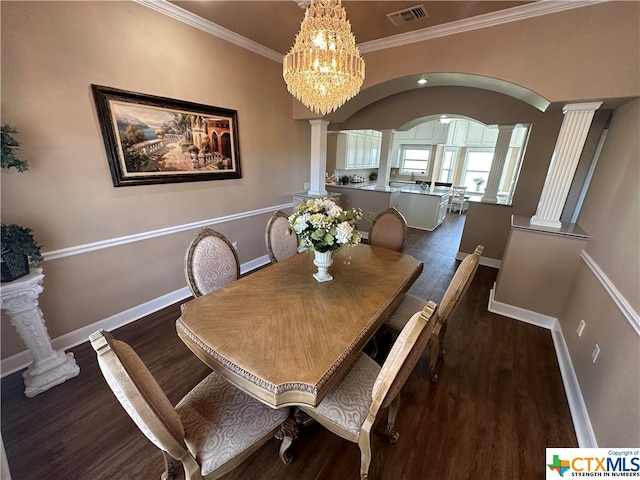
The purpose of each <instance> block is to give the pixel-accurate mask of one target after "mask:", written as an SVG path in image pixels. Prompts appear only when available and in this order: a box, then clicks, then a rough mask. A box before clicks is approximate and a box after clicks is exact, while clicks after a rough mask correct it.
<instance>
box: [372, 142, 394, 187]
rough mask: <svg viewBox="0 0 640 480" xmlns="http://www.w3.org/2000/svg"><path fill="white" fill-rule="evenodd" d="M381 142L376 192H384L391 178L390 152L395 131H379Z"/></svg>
mask: <svg viewBox="0 0 640 480" xmlns="http://www.w3.org/2000/svg"><path fill="white" fill-rule="evenodd" d="M380 131H381V132H382V141H381V143H380V162H379V163H378V180H377V181H376V190H386V189H387V187H388V186H389V177H390V176H391V150H392V148H393V134H394V132H395V130H380Z"/></svg>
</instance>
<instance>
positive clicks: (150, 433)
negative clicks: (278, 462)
mask: <svg viewBox="0 0 640 480" xmlns="http://www.w3.org/2000/svg"><path fill="white" fill-rule="evenodd" d="M89 339H90V341H91V345H92V346H93V348H94V349H95V351H96V353H97V356H98V364H99V366H100V370H101V371H102V374H103V375H104V378H105V380H106V381H107V384H108V385H109V387H110V388H111V390H112V391H113V393H114V395H115V396H116V398H117V399H118V401H119V402H120V404H121V405H122V406H123V407H124V409H125V410H126V412H127V413H128V414H129V416H130V417H131V418H132V420H133V421H134V422H135V424H136V425H137V426H138V428H140V430H141V431H142V433H144V435H145V436H146V437H147V438H148V439H149V440H150V441H151V442H152V443H153V444H154V445H155V446H156V447H158V448H159V449H160V450H161V451H162V454H163V457H164V462H165V472H164V474H163V475H162V477H161V478H162V479H163V480H172V479H173V478H174V474H175V468H176V467H177V463H178V462H181V463H182V466H183V467H184V472H185V477H184V478H185V480H196V479H197V480H203V479H206V480H210V479H214V478H219V477H221V476H223V475H225V474H226V473H228V472H229V471H231V470H232V469H234V468H235V467H237V466H238V465H240V463H242V462H243V461H244V460H245V459H247V458H248V457H249V456H250V455H251V454H252V453H253V452H255V451H256V450H257V449H258V448H259V447H260V446H261V445H263V444H264V443H265V442H267V441H268V440H269V439H270V438H272V437H273V436H274V435H276V433H278V432H279V430H280V429H281V425H282V424H283V423H284V421H285V420H286V419H287V417H288V412H287V410H286V409H282V410H275V409H272V408H269V407H267V406H265V405H263V404H262V403H261V402H259V401H258V400H255V399H254V398H253V397H250V396H249V395H247V394H245V393H244V392H242V391H241V390H239V389H237V388H235V387H234V386H233V385H231V384H230V383H229V382H227V381H226V380H225V379H224V378H222V377H221V376H220V375H218V374H217V373H215V372H213V373H211V374H210V375H209V376H207V377H206V378H205V379H204V380H202V381H201V382H200V383H199V384H198V385H196V386H195V388H194V389H193V390H191V391H190V392H189V393H187V395H185V397H184V398H183V399H182V400H180V402H179V403H178V404H177V405H176V406H175V407H174V406H173V405H172V404H171V402H170V401H169V399H168V398H167V396H166V394H165V393H164V392H163V391H162V389H161V387H160V385H158V383H157V382H156V380H155V379H154V377H153V376H152V374H151V372H149V370H148V369H147V367H146V366H145V364H144V363H143V362H142V360H141V359H140V357H139V356H138V355H137V354H136V353H135V351H134V350H133V349H132V348H131V347H130V346H129V345H128V344H127V343H125V342H122V341H119V340H116V339H114V338H113V337H112V336H111V334H109V333H108V332H105V331H104V330H100V331H98V332H95V333H94V334H92V335H91V336H90V337H89Z"/></svg>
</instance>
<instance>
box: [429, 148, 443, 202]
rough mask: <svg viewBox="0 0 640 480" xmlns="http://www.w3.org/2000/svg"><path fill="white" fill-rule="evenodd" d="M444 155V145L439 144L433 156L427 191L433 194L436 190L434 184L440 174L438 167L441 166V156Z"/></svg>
mask: <svg viewBox="0 0 640 480" xmlns="http://www.w3.org/2000/svg"><path fill="white" fill-rule="evenodd" d="M443 153H444V145H442V144H441V143H439V144H437V145H436V148H435V153H434V155H433V165H432V168H431V186H430V188H429V190H430V191H431V193H433V191H434V189H435V188H436V182H437V181H438V173H439V172H440V167H441V166H442V155H443Z"/></svg>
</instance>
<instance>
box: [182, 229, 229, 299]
mask: <svg viewBox="0 0 640 480" xmlns="http://www.w3.org/2000/svg"><path fill="white" fill-rule="evenodd" d="M184 273H185V277H186V280H187V285H188V286H189V289H190V290H191V293H192V294H193V296H194V297H200V296H202V295H205V294H207V293H209V292H212V291H214V290H217V289H218V288H222V287H224V286H225V285H227V284H228V283H231V282H233V281H235V280H237V279H238V278H240V261H239V260H238V254H237V253H236V249H235V248H233V245H232V244H231V242H230V241H229V240H228V239H227V237H225V236H224V235H222V234H221V233H219V232H216V231H215V230H213V229H211V228H203V229H202V230H200V232H198V234H197V235H196V237H195V238H194V239H193V240H192V241H191V243H190V244H189V247H188V248H187V252H186V254H185V258H184Z"/></svg>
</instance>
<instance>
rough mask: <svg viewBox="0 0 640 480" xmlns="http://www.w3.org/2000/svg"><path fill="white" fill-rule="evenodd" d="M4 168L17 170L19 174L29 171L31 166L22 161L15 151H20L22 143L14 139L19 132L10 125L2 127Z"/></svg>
mask: <svg viewBox="0 0 640 480" xmlns="http://www.w3.org/2000/svg"><path fill="white" fill-rule="evenodd" d="M1 130H2V168H15V169H16V170H18V171H19V172H24V171H25V170H29V164H28V163H27V162H25V161H24V160H20V159H19V158H18V156H17V155H16V153H15V151H16V150H20V143H19V142H18V141H17V140H16V139H15V138H13V134H14V133H18V132H17V130H16V129H15V128H13V127H11V126H10V125H6V124H5V125H2V127H1Z"/></svg>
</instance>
